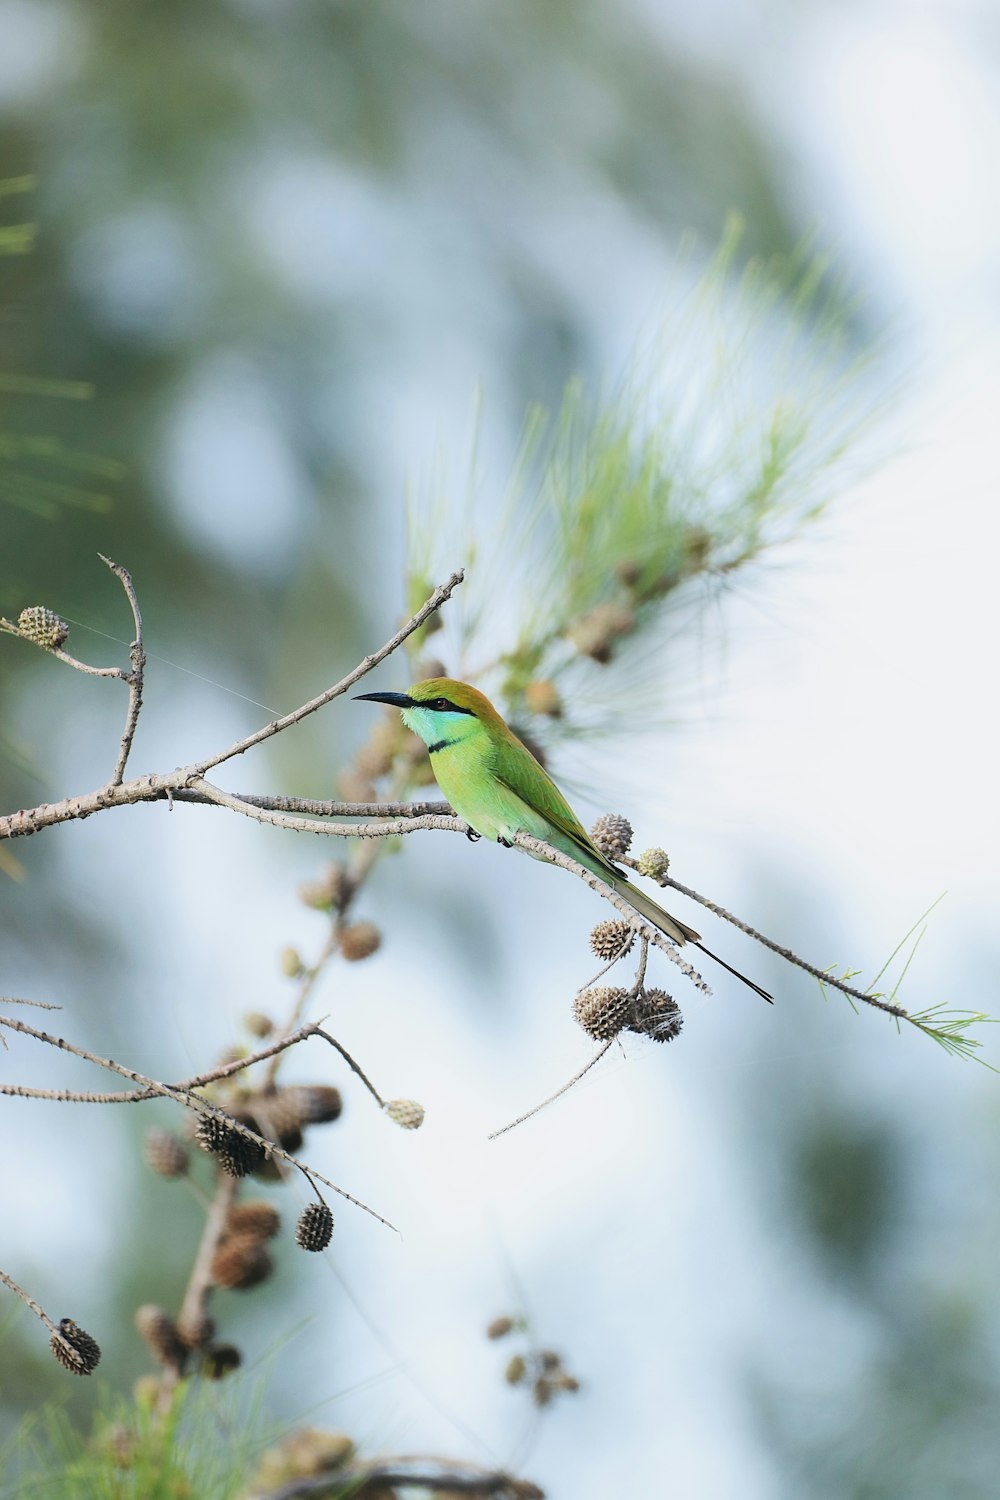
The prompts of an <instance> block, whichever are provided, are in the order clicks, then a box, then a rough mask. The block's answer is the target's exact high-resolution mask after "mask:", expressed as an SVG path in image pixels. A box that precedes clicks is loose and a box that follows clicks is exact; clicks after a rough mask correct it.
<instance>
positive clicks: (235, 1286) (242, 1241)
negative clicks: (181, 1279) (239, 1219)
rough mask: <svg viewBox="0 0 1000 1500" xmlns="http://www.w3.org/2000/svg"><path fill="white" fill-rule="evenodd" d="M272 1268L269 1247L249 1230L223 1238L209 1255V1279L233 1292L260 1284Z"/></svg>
mask: <svg viewBox="0 0 1000 1500" xmlns="http://www.w3.org/2000/svg"><path fill="white" fill-rule="evenodd" d="M273 1270H274V1261H273V1259H272V1258H271V1253H270V1251H269V1250H268V1249H267V1247H266V1246H265V1245H264V1244H263V1242H262V1241H261V1240H259V1239H257V1237H256V1236H255V1235H252V1234H235V1235H233V1236H232V1237H231V1238H228V1239H225V1240H223V1242H222V1244H221V1245H220V1246H219V1248H218V1249H217V1250H216V1252H215V1255H214V1256H213V1257H212V1281H213V1282H214V1283H215V1285H216V1286H224V1287H227V1288H228V1289H229V1290H230V1291H234V1292H245V1291H248V1290H249V1289H250V1287H254V1286H259V1285H260V1283H261V1282H262V1281H266V1280H267V1278H268V1277H269V1276H270V1275H271V1272H272V1271H273Z"/></svg>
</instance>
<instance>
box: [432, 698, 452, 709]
mask: <svg viewBox="0 0 1000 1500" xmlns="http://www.w3.org/2000/svg"><path fill="white" fill-rule="evenodd" d="M434 707H435V708H439V709H442V710H444V709H447V708H450V707H451V704H450V703H449V702H448V700H447V698H435V699H434Z"/></svg>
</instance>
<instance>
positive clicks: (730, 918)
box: [622, 856, 913, 1021]
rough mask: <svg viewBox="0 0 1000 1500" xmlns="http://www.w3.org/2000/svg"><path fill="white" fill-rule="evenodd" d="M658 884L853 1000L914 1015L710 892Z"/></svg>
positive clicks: (659, 880)
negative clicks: (772, 934) (823, 965)
mask: <svg viewBox="0 0 1000 1500" xmlns="http://www.w3.org/2000/svg"><path fill="white" fill-rule="evenodd" d="M622 864H625V865H628V866H629V867H630V868H631V869H633V870H638V868H639V865H638V862H637V861H636V860H634V859H630V858H629V857H628V856H625V857H624V858H623V859H622ZM656 884H657V885H659V886H662V887H667V886H669V888H670V889H671V890H673V891H679V892H680V893H681V895H682V896H689V897H690V899H691V900H692V901H697V902H698V904H699V906H703V907H705V909H706V911H710V912H712V913H713V915H714V916H717V917H721V918H722V919H723V921H724V922H729V923H730V924H731V926H733V927H736V928H738V929H739V931H740V932H745V933H746V935H747V937H751V938H753V940H754V942H755V943H760V944H761V946H762V947H764V948H767V949H769V950H770V952H772V953H776V954H777V955H778V957H779V958H783V959H784V960H785V962H786V963H789V964H794V965H795V967H796V968H797V969H802V970H804V972H805V973H806V974H811V975H812V976H813V978H814V979H818V980H819V981H820V983H821V984H829V985H832V986H833V988H834V989H836V990H840V992H841V994H844V995H849V996H850V997H851V999H852V1000H860V1001H862V1003H863V1004H865V1005H873V1006H874V1007H875V1008H876V1010H881V1011H884V1012H885V1014H886V1015H887V1016H895V1018H896V1019H897V1020H899V1021H910V1020H912V1019H913V1018H912V1016H911V1015H910V1013H909V1011H908V1010H905V1009H904V1008H903V1006H901V1005H893V1004H892V1002H891V1001H889V1000H882V999H881V998H880V997H879V996H878V995H870V994H866V993H865V991H864V990H859V989H856V988H855V987H854V985H850V984H847V983H846V982H845V981H844V980H843V979H837V978H835V976H834V975H833V974H831V973H830V972H829V970H828V969H820V968H817V966H816V965H815V964H811V963H809V961H808V960H807V959H805V958H800V957H799V955H798V954H797V953H793V952H792V950H791V948H785V947H782V945H781V944H780V943H776V942H775V941H774V939H773V938H769V937H766V936H765V935H764V933H762V932H758V931H757V929H756V927H751V926H750V924H749V923H748V922H743V921H741V919H740V918H739V917H736V916H734V915H733V913H732V912H731V911H727V910H726V908H725V907H724V906H719V904H718V903H717V902H715V901H710V900H709V899H708V897H707V896H702V895H701V894H700V893H699V892H698V891H693V890H692V889H691V887H690V886H687V885H681V883H680V881H679V880H675V879H674V878H673V876H672V875H660V876H657V877H656Z"/></svg>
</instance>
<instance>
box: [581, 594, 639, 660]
mask: <svg viewBox="0 0 1000 1500" xmlns="http://www.w3.org/2000/svg"><path fill="white" fill-rule="evenodd" d="M634 625H635V614H634V613H633V611H632V610H631V609H629V608H628V606H627V605H624V604H613V603H612V604H598V605H596V606H595V608H594V609H592V610H590V611H589V612H588V613H587V614H585V615H579V616H578V617H577V618H576V619H575V620H574V621H573V622H572V623H571V624H570V625H569V627H568V629H567V631H566V634H567V636H568V637H569V639H570V641H571V642H572V643H573V645H574V646H575V647H576V649H577V651H578V652H579V653H580V655H581V656H589V657H590V658H591V660H592V661H596V662H601V663H605V662H609V661H610V660H611V652H612V648H613V646H614V643H615V641H616V640H617V639H618V637H619V636H623V635H628V633H629V631H630V630H631V629H632V627H633V626H634Z"/></svg>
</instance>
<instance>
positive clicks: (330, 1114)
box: [297, 1083, 344, 1125]
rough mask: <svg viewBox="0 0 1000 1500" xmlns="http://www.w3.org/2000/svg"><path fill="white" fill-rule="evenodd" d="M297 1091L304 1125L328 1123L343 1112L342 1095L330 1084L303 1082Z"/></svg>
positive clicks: (338, 1117)
mask: <svg viewBox="0 0 1000 1500" xmlns="http://www.w3.org/2000/svg"><path fill="white" fill-rule="evenodd" d="M297 1092H298V1094H299V1096H300V1108H301V1110H302V1123H303V1124H304V1125H330V1124H332V1122H333V1121H334V1120H339V1119H340V1116H341V1115H342V1114H343V1112H344V1098H343V1095H342V1094H341V1092H340V1090H339V1089H336V1088H334V1087H333V1085H332V1084H328V1083H303V1084H299V1085H298V1088H297Z"/></svg>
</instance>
